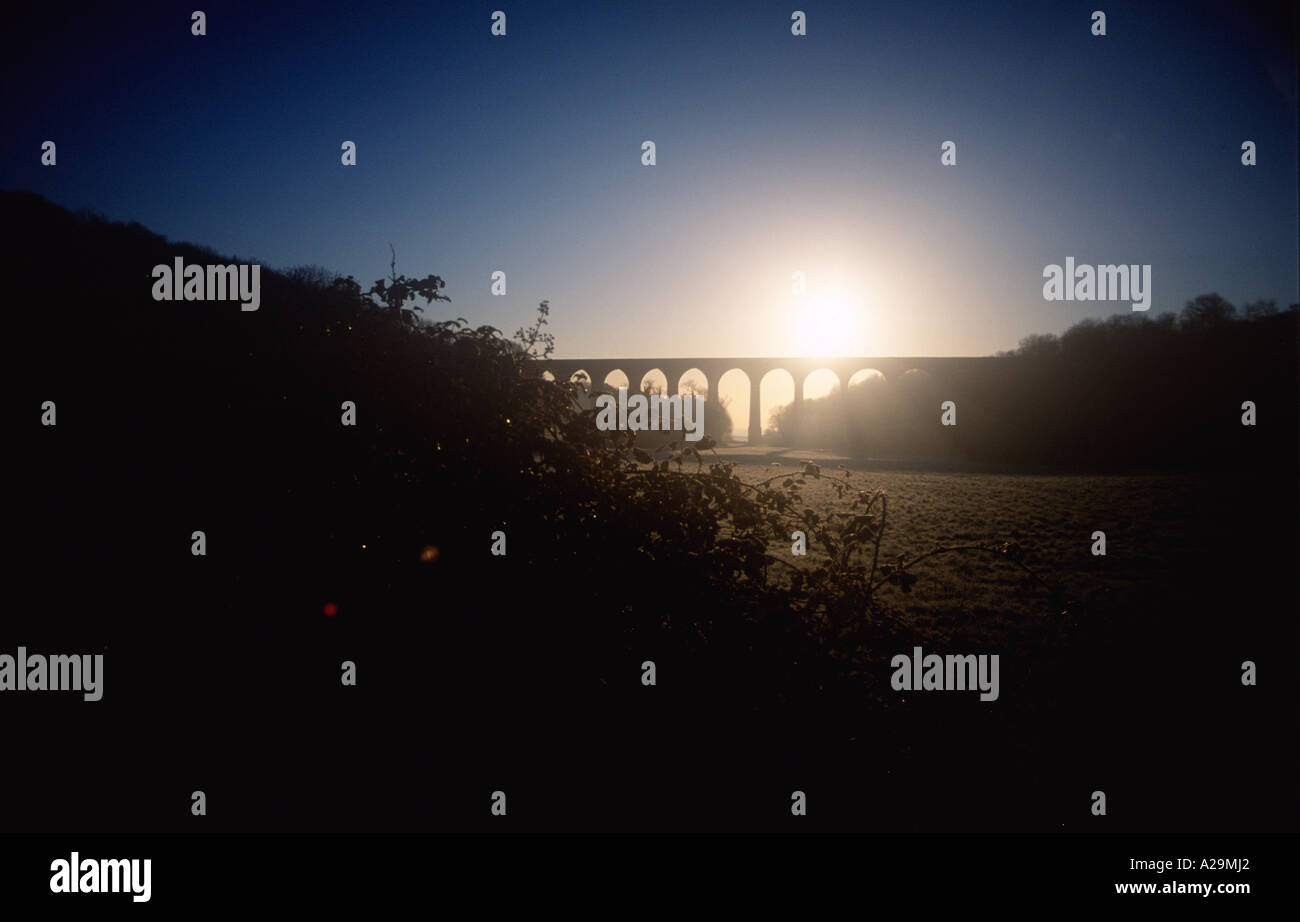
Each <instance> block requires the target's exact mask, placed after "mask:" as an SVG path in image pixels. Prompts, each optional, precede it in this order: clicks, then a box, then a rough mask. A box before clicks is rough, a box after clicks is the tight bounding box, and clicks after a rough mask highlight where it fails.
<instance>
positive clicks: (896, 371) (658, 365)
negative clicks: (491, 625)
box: [541, 356, 1010, 443]
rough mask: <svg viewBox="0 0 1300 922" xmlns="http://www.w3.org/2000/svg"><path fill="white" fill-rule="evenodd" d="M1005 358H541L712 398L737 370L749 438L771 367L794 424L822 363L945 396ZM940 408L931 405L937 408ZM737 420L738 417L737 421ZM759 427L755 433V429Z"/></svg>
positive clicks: (971, 386)
mask: <svg viewBox="0 0 1300 922" xmlns="http://www.w3.org/2000/svg"><path fill="white" fill-rule="evenodd" d="M1009 364H1010V363H1008V362H1007V361H1006V360H1005V359H1002V358H998V357H995V356H989V357H978V358H964V357H944V358H883V357H870V358H868V357H863V358H842V357H835V358H748V359H742V358H671V359H667V358H636V359H628V358H623V359H617V358H615V359H547V360H545V361H543V362H542V363H541V366H542V370H543V371H549V372H550V373H551V374H552V375H553V376H554V377H555V378H556V379H557V380H560V381H564V380H567V379H570V378H572V377H573V376H574V375H575V374H577V373H578V372H580V371H581V372H585V373H586V375H587V377H588V378H589V379H590V381H591V383H592V386H593V387H595V388H600V387H602V386H605V379H606V378H607V377H608V376H609V375H610V374H612V373H613V372H615V371H621V372H622V373H623V374H625V375H626V376H627V380H628V387H629V388H630V389H632V390H637V389H639V387H640V384H641V382H642V380H643V379H644V378H645V376H646V375H647V374H649V373H650V372H652V371H656V370H657V371H659V372H660V373H662V374H663V376H664V377H665V378H666V379H667V380H668V392H669V393H671V394H675V393H677V392H678V389H679V387H680V385H681V381H682V378H683V377H684V376H685V375H686V373H687V372H688V371H689V372H692V374H691V377H693V378H700V377H703V378H704V380H703V381H701V382H700V383H701V384H702V385H704V386H705V387H706V388H707V389H708V392H709V395H710V398H714V397H715V396H716V394H717V384H718V382H719V381H720V380H721V378H722V376H723V375H725V374H727V373H728V372H730V371H732V370H738V371H741V372H743V373H744V374H745V376H746V377H747V378H748V379H749V433H750V436H749V440H750V442H751V443H757V442H760V441H762V431H763V427H762V418H761V413H760V408H761V404H760V400H759V397H760V387H761V385H762V382H763V379H764V378H765V377H766V376H767V375H768V374H770V373H771V372H774V371H785V372H787V373H789V375H790V377H791V378H793V379H794V385H795V386H794V407H793V409H792V411H791V413H792V415H793V417H794V420H795V422H796V425H797V421H798V419H799V409H800V406H801V405H802V404H803V392H804V384H805V382H806V381H807V379H808V376H809V375H810V374H812V373H813V372H814V371H819V370H821V369H823V368H825V369H828V370H830V371H831V372H833V373H834V374H835V376H836V378H837V379H838V380H839V384H840V388H841V390H843V389H844V387H845V386H846V385H847V384H848V382H849V379H850V378H852V377H853V376H854V375H855V374H857V373H858V372H859V371H868V370H873V371H876V372H879V373H880V374H881V375H883V376H884V379H885V381H886V382H891V383H903V382H904V381H905V380H907V376H909V375H916V376H917V377H918V378H920V379H928V381H929V382H930V384H932V385H933V387H934V388H935V389H936V392H938V393H942V394H943V395H944V397H943V399H954V400H957V399H960V398H961V397H962V396H964V395H966V394H969V393H972V392H973V391H977V390H980V389H982V385H983V384H984V383H986V382H991V381H992V380H993V379H995V378H998V377H1001V376H1003V375H1006V374H1008V373H1009V369H1008V365H1009ZM938 410H939V407H938V404H937V403H936V405H935V412H936V413H937V412H938ZM737 422H739V421H737ZM755 433H757V435H755Z"/></svg>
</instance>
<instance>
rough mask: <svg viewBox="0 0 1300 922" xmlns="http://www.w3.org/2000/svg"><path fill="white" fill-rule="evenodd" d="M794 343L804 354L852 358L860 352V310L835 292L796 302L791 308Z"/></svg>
mask: <svg viewBox="0 0 1300 922" xmlns="http://www.w3.org/2000/svg"><path fill="white" fill-rule="evenodd" d="M792 316H793V323H794V330H795V336H794V342H796V343H797V344H798V346H799V349H800V351H801V352H802V354H804V355H810V356H831V355H853V354H856V352H858V351H860V349H859V345H860V340H861V334H862V329H861V309H860V306H859V305H858V304H856V303H854V302H853V300H852V299H850V298H848V297H846V296H844V295H843V294H841V293H839V292H829V293H826V294H821V295H815V296H813V297H812V298H810V299H808V300H807V301H803V302H799V301H796V302H795V304H794V307H793V312H792Z"/></svg>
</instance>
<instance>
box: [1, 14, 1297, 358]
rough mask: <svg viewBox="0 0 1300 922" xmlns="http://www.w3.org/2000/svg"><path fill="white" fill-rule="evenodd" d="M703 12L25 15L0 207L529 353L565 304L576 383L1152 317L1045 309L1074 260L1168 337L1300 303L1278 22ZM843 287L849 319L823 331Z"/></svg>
mask: <svg viewBox="0 0 1300 922" xmlns="http://www.w3.org/2000/svg"><path fill="white" fill-rule="evenodd" d="M313 6H314V5H313ZM701 6H702V4H697V3H690V2H688V3H681V4H678V3H672V2H664V0H656V2H650V3H642V4H636V3H624V2H618V3H607V4H583V3H572V2H567V3H554V4H541V3H512V2H509V0H494V2H492V3H487V4H473V3H458V4H455V5H454V6H452V5H447V4H435V3H421V4H415V3H409V4H393V5H385V7H384V9H372V8H369V5H368V4H362V3H348V4H341V5H337V6H327V5H323V4H322V5H321V6H320V7H319V8H313V10H312V13H311V15H310V16H308V15H305V14H299V13H294V12H277V11H268V10H259V9H255V8H245V7H242V6H236V5H232V4H208V3H206V0H192V2H191V3H189V4H186V5H184V6H181V5H178V4H168V5H162V6H158V7H155V8H150V9H148V10H142V11H133V12H129V13H122V12H119V11H116V10H108V9H101V10H99V11H91V12H88V13H80V14H76V15H70V14H68V13H67V12H66V11H55V12H53V13H45V14H30V13H29V14H23V15H27V16H34V15H43V16H45V18H44V19H42V20H30V21H28V22H25V23H23V22H19V21H18V20H16V19H11V20H10V22H9V23H8V28H7V29H6V31H7V33H8V34H7V35H6V37H5V39H4V40H3V41H5V43H6V45H7V46H8V47H6V49H5V54H4V60H3V64H2V65H0V66H2V67H3V70H4V76H5V80H4V85H5V87H6V92H5V94H4V96H5V99H4V100H3V102H0V111H3V114H4V118H3V124H4V132H3V140H2V143H3V147H2V148H0V187H3V188H11V189H12V188H17V189H25V190H30V191H34V192H38V193H40V194H42V195H44V196H46V197H47V198H49V199H51V200H53V201H55V202H57V203H59V204H61V205H64V206H66V207H69V208H73V209H77V208H82V207H88V208H90V209H92V210H94V211H97V212H100V213H102V214H104V215H106V216H108V217H110V218H113V219H115V220H124V221H129V220H135V221H139V222H141V223H143V224H145V225H146V226H148V227H149V228H151V229H152V230H154V231H157V232H159V233H162V234H165V235H167V236H168V237H170V238H173V239H178V240H188V241H192V242H194V243H200V244H204V245H207V246H210V247H213V248H214V249H215V250H217V251H218V252H220V253H223V254H230V255H235V256H238V257H239V258H240V259H242V260H249V259H252V258H254V257H255V258H256V259H257V260H259V261H261V262H262V263H263V264H266V265H270V266H274V267H281V268H284V267H289V266H294V265H298V264H303V263H316V264H321V265H324V266H326V267H328V268H329V269H331V270H334V271H337V272H340V273H341V274H352V275H354V276H356V277H357V278H358V279H359V280H361V281H363V282H366V283H369V282H370V281H372V280H373V279H376V278H379V277H380V276H381V275H383V274H385V273H386V272H387V269H388V261H389V249H388V245H389V243H390V242H391V243H392V244H393V245H394V246H395V248H396V251H397V258H398V268H399V271H405V272H406V273H407V274H411V275H423V274H425V273H428V272H436V273H438V274H441V275H442V276H443V277H444V278H445V279H446V280H447V282H448V288H447V293H448V294H450V295H451V297H452V299H453V301H452V303H451V304H439V305H436V306H435V307H434V308H433V309H432V310H431V311H429V312H428V313H427V314H426V316H430V317H432V318H434V319H441V318H445V317H454V316H458V315H459V316H465V317H467V318H469V319H470V320H471V321H472V322H474V323H476V324H477V323H490V324H492V325H494V326H497V327H500V328H502V329H503V330H505V331H506V332H513V331H514V330H515V329H516V328H518V327H519V326H521V325H524V324H526V323H528V322H530V320H531V318H532V315H533V312H534V309H535V306H536V303H537V302H538V301H540V300H542V299H543V298H545V299H549V300H550V302H551V309H552V325H551V329H552V331H553V332H554V333H555V334H556V335H557V337H558V344H557V345H558V348H557V355H559V356H618V355H659V356H699V355H734V356H745V355H765V354H774V355H787V354H798V353H800V352H810V351H816V344H818V343H821V342H826V341H829V342H831V343H832V344H833V345H834V349H835V351H836V352H840V353H848V354H862V355H984V354H990V353H992V352H995V351H997V350H1000V349H1007V348H1011V347H1013V346H1014V345H1015V344H1016V343H1017V342H1018V341H1019V339H1020V338H1021V337H1022V336H1025V335H1027V334H1030V333H1046V332H1060V331H1062V330H1064V329H1065V328H1066V327H1068V326H1069V325H1071V324H1073V323H1075V322H1077V321H1078V320H1081V319H1083V318H1084V317H1088V316H1094V317H1102V316H1107V315H1109V314H1113V313H1116V312H1124V313H1129V312H1131V311H1130V307H1129V305H1128V304H1127V303H1126V302H1125V303H1105V302H1077V301H1075V302H1047V301H1045V300H1044V299H1043V297H1042V284H1043V281H1042V270H1043V267H1044V266H1045V265H1047V264H1049V263H1063V262H1064V260H1065V257H1067V256H1073V257H1075V258H1076V260H1077V261H1078V262H1080V263H1110V262H1115V263H1121V262H1122V263H1150V264H1151V265H1152V276H1153V289H1154V299H1153V303H1152V314H1153V315H1154V314H1155V313H1158V312H1161V311H1165V310H1177V309H1179V308H1180V307H1181V306H1182V304H1183V302H1184V301H1186V300H1187V299H1188V298H1191V297H1193V296H1195V295H1197V294H1201V293H1206V292H1210V291H1217V292H1219V293H1221V294H1223V295H1224V296H1225V297H1227V298H1229V299H1230V300H1232V301H1234V302H1236V303H1238V304H1240V303H1243V302H1246V301H1251V300H1255V299H1257V298H1273V299H1275V300H1277V301H1278V303H1279V304H1280V305H1282V306H1285V305H1287V304H1290V303H1293V302H1295V301H1296V300H1298V297H1297V271H1298V267H1297V247H1298V239H1300V238H1298V236H1297V181H1296V175H1297V143H1296V138H1297V117H1296V71H1295V52H1294V46H1293V45H1289V44H1288V43H1287V42H1288V40H1289V37H1288V35H1287V33H1286V31H1285V30H1284V29H1282V28H1280V27H1279V24H1278V23H1276V22H1271V21H1269V20H1268V19H1267V18H1259V17H1257V16H1256V15H1253V14H1248V13H1245V12H1243V11H1242V10H1241V9H1240V8H1239V7H1238V6H1236V5H1231V6H1230V5H1221V6H1220V5H1203V4H1196V3H1178V4H1173V3H1167V4H1157V5H1133V4H1122V5H1121V4H1109V3H1103V2H1091V3H1085V4H1074V3H1024V4H1019V3H1017V4H995V5H993V6H992V7H990V6H989V5H987V4H970V3H955V4H924V3H900V4H889V3H886V4H877V3H871V4H866V3H844V4H827V3H802V2H799V3H780V4H778V3H770V2H746V3H737V4H726V5H709V7H708V8H707V9H702V8H700V7H701ZM195 7H199V8H202V9H204V10H205V12H206V13H207V15H208V35H207V36H206V37H201V38H196V37H193V36H191V35H190V11H191V10H192V9H194V8H195ZM1096 8H1101V9H1104V10H1105V12H1106V13H1107V17H1108V21H1107V30H1108V33H1109V34H1108V35H1107V36H1105V37H1104V38H1097V37H1093V36H1092V35H1091V34H1090V13H1091V11H1092V10H1093V9H1096ZM495 9H504V10H505V12H506V14H507V27H508V34H507V35H506V36H505V37H502V38H494V37H492V36H491V35H490V34H489V28H490V24H491V20H490V16H491V13H492V11H493V10H495ZM793 9H803V10H805V11H806V13H807V17H808V35H807V36H806V37H802V38H796V37H794V36H792V35H791V33H790V13H791V10H793ZM46 139H52V140H54V141H56V143H57V144H58V165H57V166H56V167H53V168H49V167H42V166H41V165H40V162H39V158H40V145H41V142H42V141H44V140H46ZM1247 139H1248V140H1253V141H1255V142H1256V144H1257V145H1258V158H1259V165H1258V166H1255V167H1249V168H1247V167H1243V166H1242V165H1241V164H1240V145H1241V142H1242V141H1243V140H1247ZM344 140H352V141H355V142H356V144H357V147H358V155H357V161H358V163H357V166H355V167H344V166H342V165H341V164H340V162H339V157H340V144H341V143H342V142H343V141H344ZM644 140H653V141H654V142H655V143H656V145H657V148H658V150H657V156H658V164H657V165H656V166H654V167H645V166H642V165H641V142H642V141H644ZM944 140H953V141H955V142H957V145H958V150H957V157H958V163H957V166H955V167H943V166H941V165H940V163H939V145H940V142H942V141H944ZM496 269H501V270H504V271H505V272H506V273H507V276H508V280H509V289H508V294H507V295H506V296H505V297H493V296H491V295H490V294H489V285H490V276H491V273H492V272H493V270H496ZM795 270H803V271H805V272H807V273H808V279H809V288H810V295H809V296H807V297H806V298H805V300H804V301H800V300H798V299H796V298H794V297H793V296H792V295H791V293H790V284H791V273H792V272H793V271H795ZM832 287H833V288H836V289H838V292H839V293H838V296H837V297H838V298H839V301H838V302H837V303H838V305H839V308H840V315H839V316H838V319H837V320H834V321H833V323H832V325H831V326H830V327H826V326H823V327H822V328H821V329H820V330H819V331H816V335H813V336H811V337H810V336H807V335H804V334H805V333H807V330H806V329H805V330H804V331H802V332H801V330H800V327H799V323H800V318H801V317H802V316H803V313H802V312H804V311H806V310H807V309H808V307H807V301H808V299H815V298H817V297H818V296H819V295H820V294H821V293H822V292H824V291H826V290H828V289H830V288H832ZM263 307H264V309H265V308H267V307H272V305H264V306H263ZM832 313H834V312H832ZM835 324H838V326H836V325H835Z"/></svg>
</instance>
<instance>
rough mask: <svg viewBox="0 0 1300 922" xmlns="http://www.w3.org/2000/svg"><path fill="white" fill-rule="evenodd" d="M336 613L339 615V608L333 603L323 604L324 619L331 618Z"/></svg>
mask: <svg viewBox="0 0 1300 922" xmlns="http://www.w3.org/2000/svg"><path fill="white" fill-rule="evenodd" d="M338 613H339V607H338V606H337V605H335V604H334V603H333V602H326V603H325V617H327V618H333V617H334V616H335V615H337V614H338Z"/></svg>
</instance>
